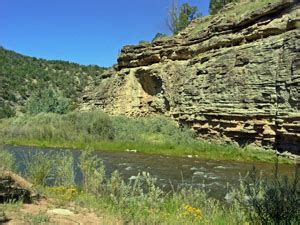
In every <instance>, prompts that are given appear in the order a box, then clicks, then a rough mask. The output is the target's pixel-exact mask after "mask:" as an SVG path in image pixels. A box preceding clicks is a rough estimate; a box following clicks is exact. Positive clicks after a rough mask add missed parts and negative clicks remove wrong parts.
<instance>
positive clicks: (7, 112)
mask: <svg viewBox="0 0 300 225" xmlns="http://www.w3.org/2000/svg"><path fill="white" fill-rule="evenodd" d="M15 115H16V111H15V109H14V108H12V107H10V106H8V105H4V104H0V119H1V118H9V117H13V116H15Z"/></svg>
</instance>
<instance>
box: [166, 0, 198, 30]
mask: <svg viewBox="0 0 300 225" xmlns="http://www.w3.org/2000/svg"><path fill="white" fill-rule="evenodd" d="M200 16H201V14H200V13H199V12H198V8H197V6H190V4H189V3H184V4H182V5H181V6H180V8H178V2H177V0H173V1H172V3H171V6H170V7H169V11H168V15H167V25H168V28H169V29H170V31H171V32H172V33H173V34H178V33H179V32H180V31H182V30H183V29H184V28H186V27H187V26H188V25H189V24H190V22H191V21H192V20H193V19H195V18H197V17H200Z"/></svg>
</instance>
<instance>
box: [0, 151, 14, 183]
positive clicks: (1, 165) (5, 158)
mask: <svg viewBox="0 0 300 225" xmlns="http://www.w3.org/2000/svg"><path fill="white" fill-rule="evenodd" d="M6 170H10V171H12V170H15V158H14V156H13V155H12V154H10V153H9V152H8V151H6V150H4V149H3V148H1V146H0V177H1V176H2V175H3V172H4V171H6Z"/></svg>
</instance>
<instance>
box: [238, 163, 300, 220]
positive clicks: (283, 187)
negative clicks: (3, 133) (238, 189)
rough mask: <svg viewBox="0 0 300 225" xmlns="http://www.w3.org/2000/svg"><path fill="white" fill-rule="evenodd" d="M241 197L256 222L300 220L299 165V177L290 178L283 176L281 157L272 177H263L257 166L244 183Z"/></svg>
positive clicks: (296, 169) (297, 174) (297, 171)
mask: <svg viewBox="0 0 300 225" xmlns="http://www.w3.org/2000/svg"><path fill="white" fill-rule="evenodd" d="M242 192H243V193H242V194H241V195H240V197H239V198H238V201H239V202H240V203H241V205H242V207H243V209H244V211H245V212H246V214H247V215H248V217H249V219H250V220H251V221H252V223H253V224H297V221H298V222H299V221H300V183H299V165H296V166H295V177H294V179H293V180H292V181H290V180H289V179H288V178H287V177H286V176H283V177H279V175H278V161H276V163H275V169H274V175H273V179H272V181H267V180H262V178H259V177H258V176H257V171H256V169H255V168H253V170H252V171H251V172H250V175H249V180H246V181H245V182H243V184H242Z"/></svg>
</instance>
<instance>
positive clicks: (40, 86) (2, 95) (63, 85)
mask: <svg viewBox="0 0 300 225" xmlns="http://www.w3.org/2000/svg"><path fill="white" fill-rule="evenodd" d="M104 70H105V69H104V68H101V67H98V66H82V65H79V64H75V63H69V62H65V61H49V60H44V59H37V58H34V57H28V56H24V55H21V54H18V53H16V52H13V51H9V50H6V49H4V48H0V106H1V107H0V111H1V112H0V117H1V114H2V117H4V116H9V110H10V109H12V111H13V110H17V111H19V110H21V109H22V108H23V106H24V104H25V102H26V100H27V99H28V97H29V96H30V95H31V94H33V93H34V92H36V91H39V90H40V91H41V90H44V89H45V88H47V87H53V88H54V89H56V90H59V91H61V92H62V93H63V95H64V96H65V97H66V98H69V99H71V101H72V102H73V104H76V103H77V98H78V97H79V96H80V94H81V93H82V90H83V89H84V88H85V86H86V85H87V84H88V83H89V84H91V83H93V81H94V79H95V77H97V76H99V75H101V74H102V73H103V71H104ZM4 111H5V112H4Z"/></svg>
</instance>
